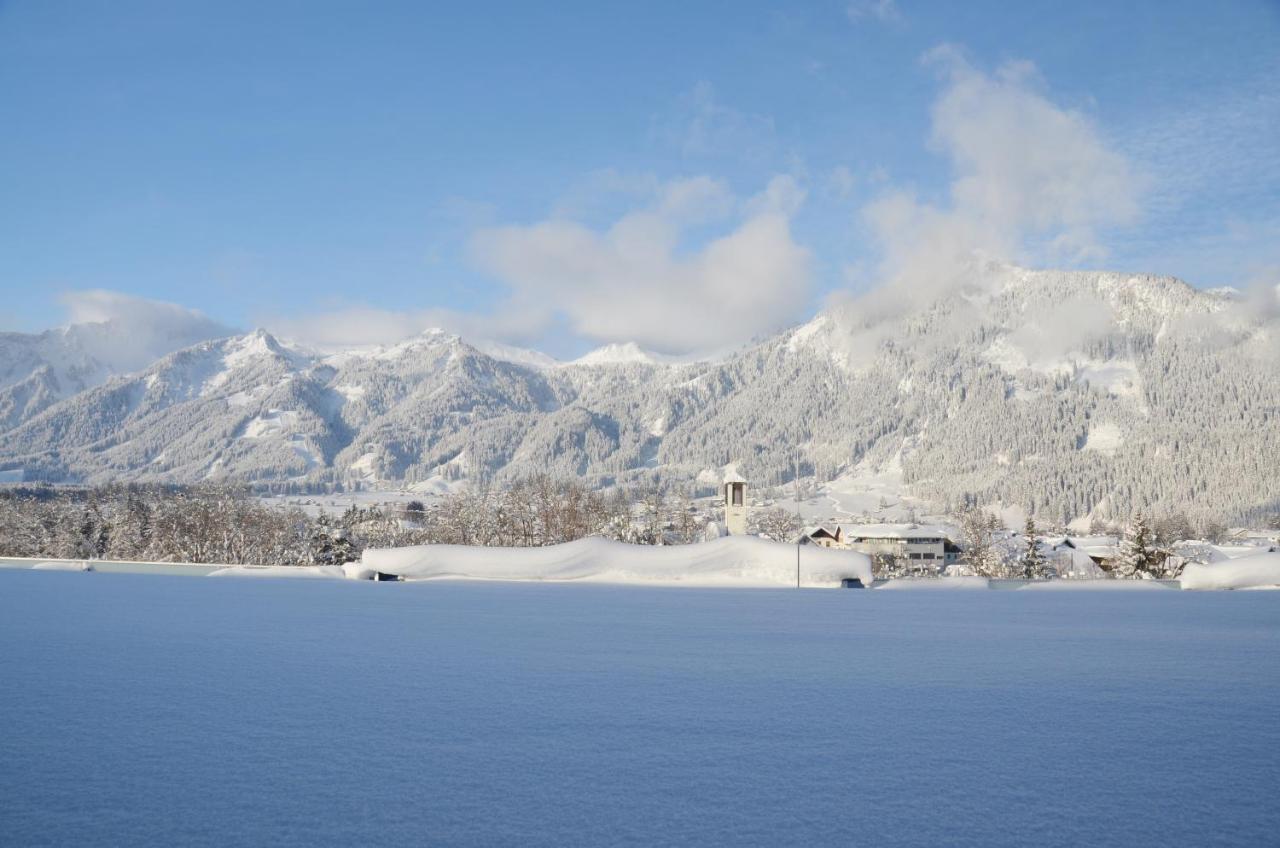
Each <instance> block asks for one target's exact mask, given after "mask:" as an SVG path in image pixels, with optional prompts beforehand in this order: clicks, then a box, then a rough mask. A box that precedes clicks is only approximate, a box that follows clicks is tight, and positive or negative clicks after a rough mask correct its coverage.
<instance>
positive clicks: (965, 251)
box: [863, 47, 1142, 286]
mask: <svg viewBox="0 0 1280 848" xmlns="http://www.w3.org/2000/svg"><path fill="white" fill-rule="evenodd" d="M926 61H927V62H928V63H930V64H932V65H933V66H935V67H937V68H939V70H940V71H941V73H942V78H943V80H944V87H943V90H942V92H941V94H940V96H939V97H938V99H937V101H936V102H935V103H934V106H933V111H932V126H933V129H932V136H931V143H932V145H933V147H934V148H935V149H936V150H938V152H940V153H941V154H942V155H944V156H945V157H946V158H947V159H948V160H949V161H950V163H951V167H952V181H951V184H950V186H949V190H948V196H947V197H946V198H945V199H944V200H943V201H942V202H928V201H922V200H920V199H919V198H918V197H916V196H915V194H914V193H912V192H911V191H910V190H907V189H902V188H897V189H891V190H889V191H886V192H884V193H883V194H881V195H880V196H879V197H878V198H877V199H876V200H874V201H873V202H872V203H870V204H869V205H868V206H867V207H866V208H865V209H864V210H863V217H864V220H865V221H866V223H867V224H868V225H869V227H870V228H871V230H872V233H873V234H874V236H875V237H876V239H877V241H878V242H879V244H880V245H881V247H882V248H883V251H884V265H883V266H882V268H881V274H882V277H883V279H885V280H886V281H891V282H899V283H905V284H909V285H912V286H939V285H943V286H945V285H946V278H947V276H948V274H949V273H950V272H951V271H952V270H953V269H955V268H956V267H962V266H963V265H964V264H966V260H967V259H968V258H969V257H971V256H972V255H973V253H974V252H975V251H977V252H980V253H985V254H988V255H991V256H995V257H999V258H1003V259H1011V260H1017V261H1022V262H1028V263H1035V262H1052V263H1057V264H1062V263H1065V264H1073V263H1079V262H1082V261H1085V260H1093V259H1097V258H1099V257H1101V256H1102V255H1104V252H1105V251H1104V250H1103V248H1102V245H1101V241H1100V239H1099V233H1100V232H1101V231H1103V230H1106V229H1107V228H1109V227H1116V226H1123V225H1126V224H1129V223H1132V222H1133V221H1134V220H1135V219H1136V218H1137V216H1138V213H1139V206H1138V197H1139V195H1140V192H1141V188H1142V181H1141V180H1140V179H1139V177H1138V176H1137V175H1135V173H1134V172H1133V169H1132V168H1131V166H1130V164H1129V162H1128V160H1127V159H1126V158H1125V157H1123V156H1122V155H1120V154H1119V153H1116V152H1115V151H1114V150H1112V149H1111V148H1110V147H1109V146H1108V145H1107V143H1106V142H1105V140H1104V139H1103V138H1102V136H1101V134H1100V133H1099V132H1098V130H1097V129H1096V128H1095V127H1094V125H1093V123H1092V122H1091V121H1090V120H1089V119H1088V118H1087V117H1086V116H1085V115H1082V114H1080V113H1079V112H1076V111H1073V110H1070V109H1065V108H1062V107H1060V106H1058V105H1056V104H1054V103H1053V102H1052V101H1050V100H1049V99H1048V98H1047V97H1046V96H1045V95H1044V94H1043V93H1042V92H1041V91H1040V88H1041V85H1040V81H1039V79H1038V78H1037V76H1036V73H1035V69H1034V68H1033V66H1031V65H1030V64H1028V63H1025V62H1011V63H1007V64H1005V65H1003V66H1002V67H1001V68H999V69H998V70H997V72H996V73H995V74H990V75H989V74H986V73H983V72H982V71H980V70H978V69H976V68H974V67H973V66H972V65H970V64H969V63H968V62H967V61H965V60H964V59H963V58H962V57H961V56H960V54H959V53H958V51H956V50H955V49H953V48H950V47H941V48H937V49H935V50H932V51H930V52H929V54H927V55H926Z"/></svg>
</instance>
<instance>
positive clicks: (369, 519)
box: [0, 475, 799, 565]
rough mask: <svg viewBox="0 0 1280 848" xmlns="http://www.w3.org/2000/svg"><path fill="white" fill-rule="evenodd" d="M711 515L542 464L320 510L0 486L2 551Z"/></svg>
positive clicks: (644, 523)
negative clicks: (457, 486)
mask: <svg viewBox="0 0 1280 848" xmlns="http://www.w3.org/2000/svg"><path fill="white" fill-rule="evenodd" d="M713 519H714V516H713V514H712V513H711V511H710V510H708V508H707V507H706V506H705V505H704V504H703V505H699V504H695V503H694V502H693V501H692V500H691V499H690V498H689V497H688V496H687V495H678V494H677V495H672V494H667V493H663V492H661V491H659V490H657V489H646V490H628V489H615V490H613V491H612V492H610V493H608V494H603V493H600V492H595V491H592V490H590V489H588V488H587V487H586V486H585V485H583V484H582V483H581V482H579V481H576V480H554V479H552V478H550V477H548V476H545V475H542V476H536V477H530V478H526V479H522V480H519V481H516V482H515V483H513V484H512V485H510V486H507V487H505V488H502V489H496V488H483V487H477V488H474V489H468V490H466V491H463V492H459V493H457V494H454V495H450V496H448V497H445V498H442V499H439V500H437V501H435V502H433V503H432V504H431V505H430V506H427V505H425V504H423V503H422V502H420V501H410V502H408V503H406V504H404V505H403V506H377V505H375V506H368V507H359V506H352V507H351V508H349V509H347V510H346V511H345V512H341V513H336V514H329V513H325V512H320V513H319V514H318V515H311V514H309V513H308V512H306V511H304V510H303V509H301V508H300V507H298V506H288V507H283V508H282V507H280V506H274V505H267V504H264V503H263V502H261V501H260V500H258V499H257V498H255V497H253V496H252V494H251V493H250V491H249V490H248V489H247V488H246V487H233V486H214V485H204V486H194V487H162V486H143V485H117V486H102V487H94V488H84V489H74V488H66V487H25V488H24V487H18V488H13V489H10V490H7V491H4V492H0V556H10V557H56V558H66V559H114V560H136V561H154V562H196V563H200V562H205V563H228V564H254V565H304V564H306V565H309V564H341V563H343V562H349V561H352V560H355V559H358V558H359V556H360V553H361V551H363V550H364V549H365V548H368V547H399V546H406V545H421V544H456V545H484V546H501V547H526V546H540V545H551V544H557V543H560V542H568V541H572V540H574V539H580V538H583V537H585V536H592V535H598V536H604V537H606V538H610V539H614V540H617V541H624V542H629V543H633V544H682V543H689V542H694V541H697V540H699V539H701V538H702V537H703V533H704V530H705V528H706V526H707V523H708V522H709V521H711V520H713ZM798 528H799V523H798V521H797V520H796V519H795V517H794V516H792V515H790V514H789V513H786V512H785V511H782V510H765V511H762V512H760V514H759V515H758V516H757V517H756V520H755V521H754V522H753V530H756V531H757V532H762V533H764V534H765V535H772V537H773V538H779V539H782V538H785V539H788V540H790V538H791V537H792V536H794V535H795V532H796V530H798Z"/></svg>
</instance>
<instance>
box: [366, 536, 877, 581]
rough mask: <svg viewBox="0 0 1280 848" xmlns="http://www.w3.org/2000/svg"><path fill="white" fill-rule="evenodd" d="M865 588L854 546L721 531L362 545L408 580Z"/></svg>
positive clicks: (867, 572) (863, 566)
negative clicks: (674, 539) (525, 544)
mask: <svg viewBox="0 0 1280 848" xmlns="http://www.w3.org/2000/svg"><path fill="white" fill-rule="evenodd" d="M797 555H798V556H799V564H800V582H801V585H803V586H839V585H840V580H841V579H842V578H845V577H857V578H859V579H861V580H862V582H863V583H864V584H867V585H870V583H871V580H872V576H871V559H870V557H868V556H866V555H864V554H860V553H857V552H855V551H839V550H830V549H827V548H820V547H817V546H814V545H801V546H797V545H790V544H783V543H779V542H771V541H768V540H767V539H760V538H757V537H754V536H726V537H723V538H720V539H714V540H712V541H708V542H700V543H698V544H693V545H628V544H624V543H622V542H615V541H612V540H610V539H603V538H599V537H591V538H587V539H578V540H577V541H575V542H566V543H565V544H563V545H548V546H546V547H541V548H482V547H474V546H466V545H420V546H417V547H410V548H381V549H373V550H366V551H365V552H364V557H363V559H362V562H363V563H364V565H365V566H366V567H368V568H372V569H376V570H378V571H383V572H387V573H389V574H400V575H403V576H404V577H405V578H407V579H424V578H462V579H470V580H576V581H582V582H589V583H635V584H648V585H673V586H674V585H678V586H739V587H770V586H773V587H776V586H794V585H795V582H796V559H797Z"/></svg>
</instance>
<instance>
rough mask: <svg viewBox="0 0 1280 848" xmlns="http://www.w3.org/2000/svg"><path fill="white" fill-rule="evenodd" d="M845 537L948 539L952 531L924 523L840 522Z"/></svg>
mask: <svg viewBox="0 0 1280 848" xmlns="http://www.w3.org/2000/svg"><path fill="white" fill-rule="evenodd" d="M837 526H838V527H839V528H840V532H841V535H843V536H844V538H845V539H850V538H854V539H919V538H939V539H946V538H949V537H950V535H951V534H950V533H949V532H948V531H947V530H945V529H944V528H942V527H935V526H931V525H922V524H839V525H837Z"/></svg>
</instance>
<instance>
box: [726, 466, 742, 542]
mask: <svg viewBox="0 0 1280 848" xmlns="http://www.w3.org/2000/svg"><path fill="white" fill-rule="evenodd" d="M724 529H725V530H727V531H728V533H729V535H730V536H745V535H747V481H746V480H744V479H742V477H741V476H739V475H738V473H737V472H736V471H730V472H729V473H728V474H726V475H724Z"/></svg>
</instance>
